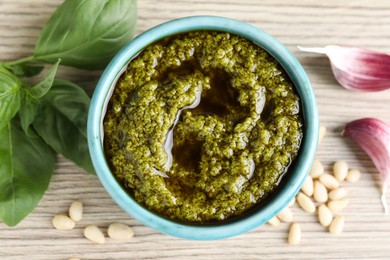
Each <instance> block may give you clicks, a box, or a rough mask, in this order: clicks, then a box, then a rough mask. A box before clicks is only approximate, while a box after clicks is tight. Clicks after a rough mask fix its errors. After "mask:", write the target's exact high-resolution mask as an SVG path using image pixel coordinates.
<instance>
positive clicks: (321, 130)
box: [318, 125, 326, 144]
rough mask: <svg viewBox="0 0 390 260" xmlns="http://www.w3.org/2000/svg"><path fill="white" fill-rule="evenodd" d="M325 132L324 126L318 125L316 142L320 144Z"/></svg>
mask: <svg viewBox="0 0 390 260" xmlns="http://www.w3.org/2000/svg"><path fill="white" fill-rule="evenodd" d="M325 133H326V127H325V126H323V125H320V131H319V133H318V144H320V143H321V141H322V139H324V136H325Z"/></svg>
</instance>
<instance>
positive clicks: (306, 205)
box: [297, 192, 316, 213]
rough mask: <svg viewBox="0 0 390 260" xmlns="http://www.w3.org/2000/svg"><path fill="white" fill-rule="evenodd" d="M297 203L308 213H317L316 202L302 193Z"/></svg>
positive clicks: (299, 194)
mask: <svg viewBox="0 0 390 260" xmlns="http://www.w3.org/2000/svg"><path fill="white" fill-rule="evenodd" d="M297 201H298V204H299V206H300V207H301V208H302V209H303V210H304V211H306V212H308V213H314V212H315V211H316V206H315V205H314V202H313V201H312V200H311V199H310V198H309V197H308V196H306V195H305V194H303V193H302V192H300V193H298V196H297Z"/></svg>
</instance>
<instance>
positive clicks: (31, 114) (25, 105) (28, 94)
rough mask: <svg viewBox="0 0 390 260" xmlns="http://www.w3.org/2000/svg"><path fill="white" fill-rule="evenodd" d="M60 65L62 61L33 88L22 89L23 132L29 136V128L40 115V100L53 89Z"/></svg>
mask: <svg viewBox="0 0 390 260" xmlns="http://www.w3.org/2000/svg"><path fill="white" fill-rule="evenodd" d="M59 63H60V61H59V60H58V61H57V63H56V64H54V66H53V67H52V68H51V69H50V71H49V73H48V74H47V76H46V77H45V78H44V79H43V80H42V81H41V82H40V83H38V84H37V85H35V86H34V87H32V88H29V87H26V88H23V89H22V90H23V91H22V104H21V106H20V110H19V116H20V121H21V124H22V128H23V131H24V132H25V134H26V135H27V136H29V135H30V134H29V127H30V125H31V124H32V122H33V121H34V118H35V116H36V115H37V113H38V104H39V99H40V98H41V97H43V96H44V95H46V93H47V92H48V91H49V90H50V88H51V87H52V85H53V81H54V77H55V74H56V72H57V68H58V64H59Z"/></svg>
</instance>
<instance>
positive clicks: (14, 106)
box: [0, 67, 21, 129]
mask: <svg viewBox="0 0 390 260" xmlns="http://www.w3.org/2000/svg"><path fill="white" fill-rule="evenodd" d="M20 86H21V81H20V80H18V79H17V78H15V76H13V75H12V73H10V72H9V71H8V70H6V69H5V68H3V67H0V129H2V128H4V127H5V126H6V125H8V122H9V121H11V119H12V118H13V117H14V116H15V114H16V113H17V112H18V111H19V108H20V99H21V97H20Z"/></svg>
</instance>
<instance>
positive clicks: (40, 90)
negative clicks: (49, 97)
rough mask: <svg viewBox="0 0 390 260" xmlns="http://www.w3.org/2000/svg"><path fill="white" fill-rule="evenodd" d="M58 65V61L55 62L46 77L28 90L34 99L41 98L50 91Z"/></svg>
mask: <svg viewBox="0 0 390 260" xmlns="http://www.w3.org/2000/svg"><path fill="white" fill-rule="evenodd" d="M59 64H60V59H58V60H57V62H56V63H55V64H54V65H53V67H51V69H50V70H49V73H48V74H47V75H46V77H45V78H44V79H43V80H42V81H41V82H39V83H38V84H37V85H35V86H34V87H32V88H31V89H29V90H28V92H29V93H30V94H31V96H32V97H34V98H41V97H43V96H44V95H46V93H47V92H48V91H49V90H50V88H51V86H52V85H53V81H54V77H55V76H56V73H57V69H58V65H59Z"/></svg>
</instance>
